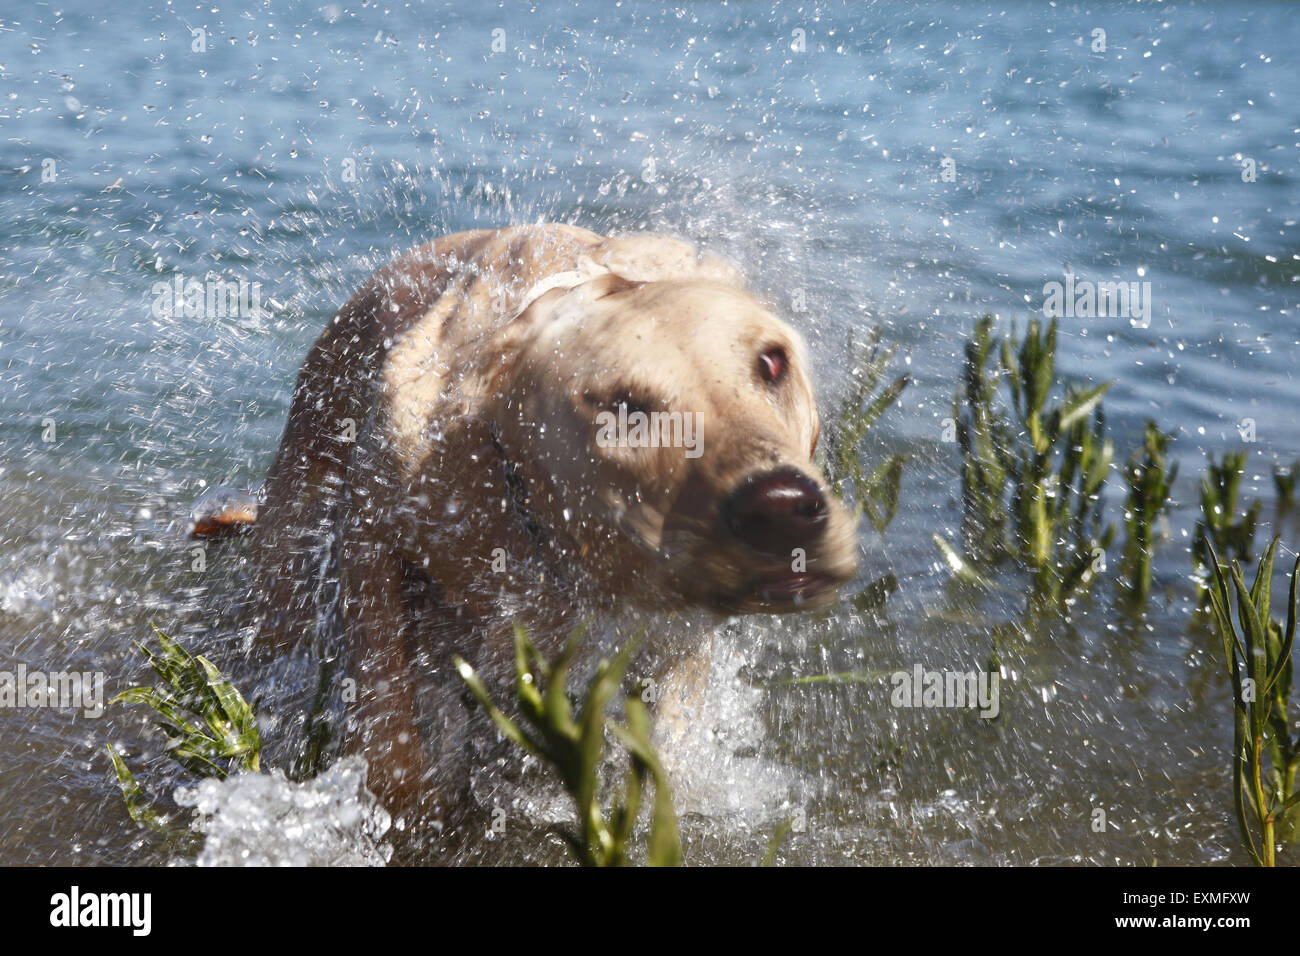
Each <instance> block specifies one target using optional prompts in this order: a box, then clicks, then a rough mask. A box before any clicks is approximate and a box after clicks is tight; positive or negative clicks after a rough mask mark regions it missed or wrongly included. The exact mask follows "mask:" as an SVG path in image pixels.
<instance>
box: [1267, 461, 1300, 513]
mask: <svg viewBox="0 0 1300 956" xmlns="http://www.w3.org/2000/svg"><path fill="white" fill-rule="evenodd" d="M1297 478H1300V458H1298V459H1296V460H1295V461H1293V462H1291V464H1289V465H1274V466H1273V487H1274V488H1276V489H1277V505H1278V507H1279V508H1282V509H1285V508H1290V507H1291V506H1292V505H1293V504H1295V486H1296V479H1297Z"/></svg>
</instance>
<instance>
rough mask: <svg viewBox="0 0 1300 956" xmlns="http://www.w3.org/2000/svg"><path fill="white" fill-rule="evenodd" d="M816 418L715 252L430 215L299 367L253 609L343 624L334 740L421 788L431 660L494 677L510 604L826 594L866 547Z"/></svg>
mask: <svg viewBox="0 0 1300 956" xmlns="http://www.w3.org/2000/svg"><path fill="white" fill-rule="evenodd" d="M818 431H819V422H818V416H817V409H816V405H815V403H814V398H813V389H812V382H811V369H810V366H809V364H808V358H807V355H806V350H805V346H804V343H803V341H802V340H801V339H800V337H799V335H798V334H797V333H795V332H794V331H793V330H792V329H791V328H790V327H789V326H788V325H786V324H785V323H784V322H782V321H781V320H779V319H778V318H776V316H774V315H773V314H772V312H771V311H769V310H768V309H767V308H765V307H764V306H763V305H762V304H761V303H760V302H759V301H757V300H756V299H755V298H754V297H753V296H752V295H750V294H749V293H747V292H746V291H745V288H744V285H743V282H742V280H741V277H740V276H739V275H738V274H737V272H736V271H735V270H734V269H733V268H732V267H731V266H729V265H728V264H726V263H725V262H723V261H721V260H719V259H717V258H714V257H709V256H700V255H699V254H697V252H696V251H695V249H694V248H692V247H690V246H688V245H686V244H684V243H682V242H679V241H677V240H674V239H668V238H662V237H657V236H637V237H627V238H607V237H604V236H600V235H597V234H595V233H593V232H589V231H587V230H585V229H579V228H575V227H572V226H564V225H537V226H523V227H517V228H509V229H501V230H493V231H487V230H484V231H474V232H464V233H458V234H456V235H451V236H446V237H444V238H441V239H438V240H437V241H435V242H433V243H430V244H428V245H426V246H423V247H421V248H419V249H417V250H415V251H413V252H411V253H408V254H406V255H404V256H402V257H401V258H399V259H397V260H396V261H394V262H392V263H391V264H389V265H388V266H386V267H385V268H383V269H381V270H379V271H378V272H377V273H375V274H374V275H373V276H372V277H371V278H370V279H369V280H368V281H367V282H366V283H365V284H364V285H363V286H362V287H361V289H360V290H359V291H358V292H357V293H356V294H355V295H354V296H353V297H352V298H351V300H350V301H349V302H348V303H347V304H346V305H344V306H343V308H342V309H341V310H340V311H339V312H338V314H337V315H335V316H334V318H333V319H332V320H331V321H330V323H329V325H328V327H327V328H326V329H325V331H324V332H323V333H322V334H321V336H320V338H319V340H318V341H317V342H316V344H315V345H314V346H313V348H312V349H311V352H310V354H309V355H308V357H307V360H306V362H305V364H304V365H303V367H302V371H301V373H300V374H299V377H298V383H297V388H296V390H295V392H294V397H293V405H292V409H291V411H290V413H289V421H288V425H287V427H286V429H285V432H284V437H283V440H282V441H281V444H280V448H279V452H278V454H277V456H276V459H275V463H274V465H273V466H272V468H271V471H270V474H269V476H268V478H267V481H266V484H265V490H264V501H263V504H262V506H261V509H260V513H259V514H258V515H257V518H256V529H255V536H256V547H257V552H258V568H259V570H258V577H257V600H258V602H259V604H260V607H261V621H262V627H263V630H264V631H266V632H267V633H268V634H271V635H273V636H274V637H275V638H276V639H277V640H278V641H279V642H281V643H282V644H285V643H289V642H292V641H296V640H299V639H302V638H304V637H312V636H314V635H315V634H316V633H317V632H318V631H319V630H320V629H321V628H322V627H326V626H327V625H326V624H325V623H324V622H326V621H333V622H334V626H335V627H336V628H337V629H338V631H339V640H340V643H341V646H344V647H346V649H347V654H348V655H349V660H350V662H351V663H350V670H349V673H350V674H351V675H352V676H353V677H354V678H355V680H356V681H357V684H358V685H359V690H358V695H359V700H358V708H359V711H358V712H357V713H356V714H355V715H354V716H355V719H354V722H353V723H354V728H355V733H354V734H353V735H352V740H351V744H350V746H351V748H352V749H354V750H359V751H361V752H363V753H364V754H365V755H366V757H367V758H368V760H369V762H370V765H371V778H370V780H371V786H372V789H374V790H375V792H376V793H377V794H378V795H379V796H380V797H381V799H383V800H384V801H385V803H386V804H387V805H388V806H389V808H390V809H393V810H395V811H397V812H402V811H404V810H407V809H411V808H413V807H415V806H416V804H417V803H418V802H419V801H420V798H421V794H422V792H423V791H427V790H428V789H430V786H431V785H430V781H429V779H428V778H429V777H430V776H432V775H434V774H435V773H436V771H435V770H434V769H433V768H432V763H433V761H431V759H430V756H429V754H430V752H431V751H434V750H437V749H438V748H437V746H436V744H437V742H436V741H431V740H429V739H428V738H429V737H437V736H439V735H442V734H444V733H450V731H449V730H448V729H447V728H448V727H449V723H448V720H447V719H446V717H445V712H442V715H441V716H435V717H433V718H432V719H431V718H430V716H429V714H427V713H422V711H424V710H426V709H428V707H429V706H430V705H429V704H428V696H427V695H426V694H423V693H422V691H421V690H420V678H422V677H424V676H427V674H426V673H425V672H426V671H431V670H443V671H444V672H445V671H446V669H447V666H448V664H447V660H448V658H449V657H450V655H451V654H452V653H453V652H458V653H462V654H464V655H465V656H466V657H467V658H468V659H469V660H470V661H471V663H473V664H474V665H475V666H476V667H478V668H480V669H481V670H482V671H483V672H484V673H485V675H486V676H487V677H488V678H489V679H490V680H500V679H502V678H504V677H505V676H506V675H508V674H509V673H510V668H511V661H512V644H511V637H510V631H509V628H508V626H506V625H508V622H509V621H510V620H519V621H521V622H523V623H526V624H527V625H528V626H529V627H530V629H531V630H532V633H533V635H534V636H535V637H536V638H537V640H538V642H539V644H540V645H541V646H542V647H543V648H544V649H545V650H547V651H554V650H555V648H556V646H557V640H558V637H559V636H560V635H563V633H565V632H566V631H567V629H568V628H569V627H570V626H572V624H573V622H574V619H575V617H576V616H577V615H579V614H588V613H590V612H592V611H597V612H599V611H602V610H606V611H617V610H618V609H620V608H621V609H628V608H632V609H636V610H637V611H645V610H649V611H677V610H689V609H704V610H706V611H709V612H714V613H716V614H719V615H730V614H736V613H784V612H788V611H795V610H801V609H807V608H815V607H819V606H823V605H825V604H826V603H827V602H829V601H831V600H832V599H833V597H834V594H835V590H836V588H837V587H838V586H839V585H840V584H842V583H843V582H845V581H846V580H848V579H849V578H850V577H851V576H852V575H853V573H854V571H855V566H856V553H857V549H856V537H855V529H854V522H853V521H852V519H851V517H850V515H849V514H848V513H847V512H846V511H845V509H844V508H842V507H841V505H840V504H839V503H838V502H837V500H836V499H835V498H834V497H833V496H831V495H830V494H829V493H828V491H827V489H826V486H825V482H824V480H823V478H822V476H821V475H820V474H819V473H818V471H817V469H816V468H815V466H814V465H813V462H812V458H813V452H814V450H815V448H816V445H817V438H818ZM245 518H247V515H242V516H241V515H239V514H237V513H232V516H231V520H232V521H239V520H243V519H245ZM208 519H209V520H210V521H213V522H214V523H215V524H220V521H221V517H220V516H216V518H215V519H213V517H212V516H208ZM212 526H213V525H212V524H210V525H209V526H208V527H209V528H210V527H212ZM325 605H328V606H329V608H330V610H329V611H328V612H325V611H323V610H322V608H323V606H325ZM690 633H692V634H694V635H695V636H694V637H690V638H688V639H685V640H678V641H677V642H676V644H675V645H674V646H671V647H669V648H667V649H666V650H664V649H662V648H661V651H662V654H661V657H660V658H659V660H660V662H661V664H662V668H663V669H662V670H661V672H660V673H661V674H663V678H664V680H666V681H668V682H669V683H670V684H673V683H678V684H680V683H683V682H686V683H689V682H688V681H686V679H685V678H683V677H682V675H683V674H694V675H695V679H696V680H697V681H698V680H699V679H700V675H702V674H707V659H706V658H705V655H706V654H707V649H708V641H707V640H705V639H704V638H702V637H700V636H699V631H694V632H690ZM689 693H690V691H689V690H683V691H681V694H680V695H679V696H688V695H689ZM455 703H456V706H458V707H462V709H463V704H462V702H461V700H460V699H459V698H457V699H456V702H455ZM434 709H435V710H436V709H437V708H436V707H434ZM660 716H662V713H661V715H660ZM670 765H671V761H670Z"/></svg>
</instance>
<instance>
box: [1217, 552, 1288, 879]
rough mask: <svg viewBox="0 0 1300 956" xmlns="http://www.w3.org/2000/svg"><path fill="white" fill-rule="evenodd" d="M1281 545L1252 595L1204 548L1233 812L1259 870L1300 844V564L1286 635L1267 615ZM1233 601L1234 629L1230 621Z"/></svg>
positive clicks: (1263, 564) (1258, 575)
mask: <svg viewBox="0 0 1300 956" xmlns="http://www.w3.org/2000/svg"><path fill="white" fill-rule="evenodd" d="M1277 542H1278V539H1277V538H1274V539H1273V542H1272V543H1271V544H1270V545H1269V547H1268V550H1267V551H1265V553H1264V557H1263V558H1262V559H1261V560H1260V562H1259V567H1258V568H1257V569H1256V571H1255V581H1254V583H1253V584H1252V585H1251V587H1249V588H1247V587H1246V582H1245V579H1244V578H1243V577H1242V574H1241V566H1240V565H1239V564H1238V563H1237V562H1236V561H1233V562H1232V564H1231V566H1225V565H1224V564H1222V563H1221V562H1220V560H1219V555H1218V552H1216V551H1215V549H1214V545H1213V544H1212V543H1209V542H1207V544H1206V547H1207V549H1208V551H1209V557H1210V561H1211V565H1210V569H1211V574H1212V579H1211V581H1210V587H1209V595H1210V604H1211V607H1212V608H1213V612H1214V621H1215V623H1216V624H1217V626H1218V631H1219V636H1220V638H1221V639H1222V641H1223V655H1224V661H1225V665H1226V667H1227V671H1228V676H1229V678H1230V680H1231V686H1232V695H1233V696H1232V715H1233V737H1232V797H1233V810H1234V813H1235V815H1236V818H1237V826H1238V829H1239V831H1240V833H1241V839H1242V842H1243V844H1244V845H1245V847H1246V849H1247V850H1248V851H1249V852H1250V857H1251V859H1252V860H1254V861H1255V863H1257V864H1258V865H1260V866H1273V865H1274V864H1275V862H1276V847H1277V843H1278V842H1279V841H1280V842H1290V841H1291V840H1293V839H1294V838H1295V835H1296V824H1297V819H1296V817H1297V814H1298V813H1300V792H1297V790H1296V773H1297V771H1298V770H1300V737H1293V736H1292V735H1291V721H1290V716H1289V709H1290V702H1291V701H1290V698H1291V688H1292V678H1293V676H1294V667H1293V664H1292V661H1291V649H1292V647H1293V646H1294V644H1295V631H1296V588H1297V583H1298V582H1300V557H1298V558H1297V559H1296V563H1295V566H1294V567H1293V568H1292V570H1291V590H1290V596H1289V598H1288V600H1287V616H1286V625H1285V627H1283V626H1282V625H1281V624H1280V623H1279V622H1278V621H1277V619H1275V618H1274V617H1273V616H1272V614H1271V613H1270V609H1269V598H1270V589H1271V583H1272V582H1271V578H1272V575H1273V556H1274V553H1275V551H1276V549H1277ZM1229 582H1231V583H1229ZM1233 595H1235V597H1236V611H1237V621H1236V623H1234V622H1233V619H1232V610H1233V601H1232V597H1233ZM1256 834H1258V840H1256Z"/></svg>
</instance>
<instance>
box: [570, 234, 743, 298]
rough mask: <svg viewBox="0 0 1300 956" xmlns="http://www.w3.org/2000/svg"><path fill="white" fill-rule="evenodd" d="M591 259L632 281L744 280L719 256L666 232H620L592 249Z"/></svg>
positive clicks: (733, 284)
mask: <svg viewBox="0 0 1300 956" xmlns="http://www.w3.org/2000/svg"><path fill="white" fill-rule="evenodd" d="M591 261H592V262H593V263H595V264H596V265H598V266H599V267H601V268H604V269H606V270H608V271H609V272H612V273H614V274H615V275H620V276H623V277H624V278H625V279H627V280H629V281H632V282H666V281H679V280H705V281H708V282H716V283H718V284H719V285H726V286H731V287H732V288H736V289H743V288H744V287H745V280H744V278H743V277H742V276H741V274H740V270H738V269H737V268H736V267H735V266H733V265H732V264H731V263H730V262H728V261H726V260H725V259H723V258H722V257H720V256H717V255H713V254H711V253H706V254H704V255H701V254H700V253H699V251H698V250H697V249H696V248H695V247H694V246H693V245H691V244H690V243H688V242H682V241H681V240H680V239H670V238H668V237H667V236H619V237H615V238H611V239H606V240H604V241H603V242H601V243H600V244H599V245H598V246H596V248H595V249H593V250H592V252H591Z"/></svg>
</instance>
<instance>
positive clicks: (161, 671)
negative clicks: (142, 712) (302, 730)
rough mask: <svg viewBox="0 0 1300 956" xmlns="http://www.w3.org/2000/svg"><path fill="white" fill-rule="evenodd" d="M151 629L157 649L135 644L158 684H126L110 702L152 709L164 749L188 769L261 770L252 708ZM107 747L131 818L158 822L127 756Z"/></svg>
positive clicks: (216, 773) (215, 773)
mask: <svg viewBox="0 0 1300 956" xmlns="http://www.w3.org/2000/svg"><path fill="white" fill-rule="evenodd" d="M153 631H154V635H155V637H156V638H157V640H158V645H159V650H158V651H157V652H154V651H152V650H150V649H149V648H148V647H147V646H145V645H144V644H137V645H136V646H137V647H138V648H139V649H140V651H141V653H143V654H144V655H145V657H146V658H147V659H148V662H149V666H150V667H151V668H152V669H153V672H154V673H155V674H156V675H157V677H158V680H159V684H158V685H157V686H154V687H132V688H129V689H128V690H125V691H123V692H122V693H120V694H118V695H117V696H116V697H114V698H113V700H112V701H110V703H114V704H116V703H119V702H121V703H126V704H143V705H145V706H146V707H149V708H150V709H151V710H153V711H154V713H155V715H156V717H155V723H156V724H157V725H158V727H159V728H160V729H161V730H162V731H163V732H164V733H165V734H166V735H167V740H168V744H167V753H168V754H170V755H171V756H172V758H173V759H175V760H176V761H177V762H178V763H179V764H180V765H181V766H182V767H184V768H185V769H186V770H189V771H190V772H191V773H194V774H197V775H198V776H200V777H218V778H223V779H224V778H225V777H226V776H227V775H228V774H230V773H235V772H240V771H251V772H253V773H256V772H258V771H260V769H261V753H262V734H261V731H260V730H259V729H258V726H257V718H256V715H255V714H254V713H253V708H252V707H251V706H250V705H249V704H248V702H247V701H245V700H244V698H243V695H241V694H240V693H239V691H238V690H236V689H235V687H234V686H233V685H232V684H231V683H230V681H228V680H226V679H225V677H223V676H222V674H221V672H220V671H219V670H217V668H216V667H215V666H214V665H213V664H212V662H211V661H209V660H208V659H207V658H205V657H203V656H201V655H200V656H194V655H191V654H190V653H189V652H188V651H186V650H185V648H183V647H182V646H181V645H180V643H179V642H177V641H175V640H173V639H172V638H170V637H168V636H167V635H166V634H164V633H163V632H162V631H160V630H158V628H156V627H155V628H154V629H153ZM107 749H108V754H109V759H110V760H112V762H113V770H114V772H115V774H116V776H117V781H118V785H119V786H120V787H121V789H122V796H123V799H125V801H126V806H127V811H128V812H129V813H130V814H131V818H132V819H133V820H135V821H136V822H137V823H145V824H155V823H157V822H158V821H159V819H160V817H159V816H158V814H157V813H156V812H155V811H153V810H151V809H149V806H148V798H147V797H146V796H145V793H144V790H143V789H142V788H141V787H140V785H139V784H138V783H137V782H136V780H135V777H134V776H133V775H132V773H131V771H130V769H128V767H127V765H126V761H125V760H123V759H122V756H121V754H119V753H118V752H117V750H116V749H114V747H113V746H112V745H111V744H109V745H108V747H107Z"/></svg>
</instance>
